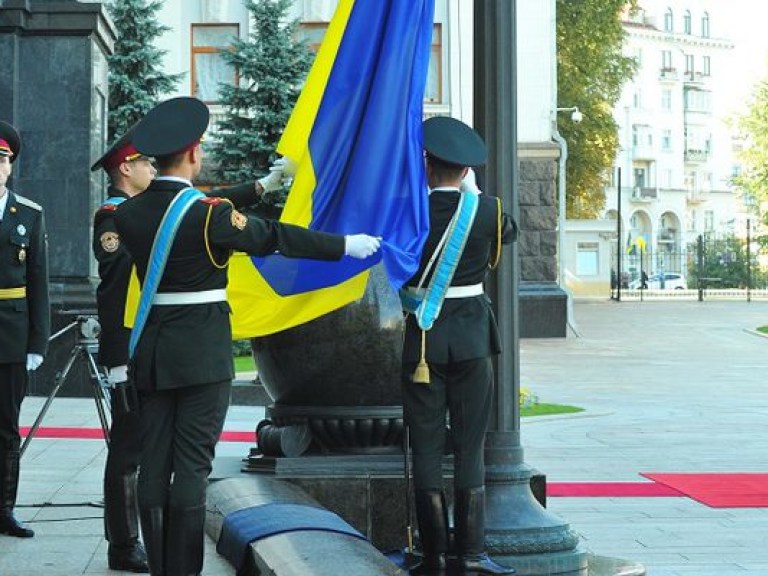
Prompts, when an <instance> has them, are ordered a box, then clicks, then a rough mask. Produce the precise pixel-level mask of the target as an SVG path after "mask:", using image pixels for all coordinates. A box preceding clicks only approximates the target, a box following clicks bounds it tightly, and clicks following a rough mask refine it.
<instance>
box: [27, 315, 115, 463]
mask: <svg viewBox="0 0 768 576" xmlns="http://www.w3.org/2000/svg"><path fill="white" fill-rule="evenodd" d="M73 314H74V312H73ZM75 328H77V342H76V343H75V345H74V347H73V348H72V351H71V352H70V354H69V358H68V359H67V362H66V364H65V365H64V369H63V370H61V371H60V372H57V373H56V380H55V382H54V386H53V389H52V390H51V393H50V394H49V395H48V399H47V400H46V401H45V404H44V405H43V407H42V408H41V410H40V413H39V414H38V415H37V418H36V419H35V423H34V424H33V425H32V428H30V430H29V433H28V434H27V436H26V438H24V443H23V444H22V445H21V450H20V452H21V455H23V454H24V451H25V450H26V449H27V446H28V445H29V443H30V442H31V441H32V438H34V436H35V434H36V433H37V430H38V428H40V424H41V423H42V421H43V418H44V417H45V414H46V413H47V412H48V409H49V408H50V407H51V403H52V402H53V399H54V398H56V394H58V393H59V390H60V389H61V387H62V386H63V385H64V382H66V380H67V376H68V375H69V373H70V371H71V370H72V366H74V365H75V361H77V359H78V358H81V359H83V360H85V362H86V363H87V365H88V373H89V374H90V378H91V392H92V393H93V399H94V400H95V402H96V412H97V413H98V415H99V422H100V423H101V430H102V432H103V433H104V441H105V442H106V443H107V445H109V422H108V420H107V412H109V409H110V395H109V392H108V390H109V388H110V385H109V382H108V381H107V376H106V374H104V373H103V372H102V371H101V370H100V369H99V367H98V365H97V364H96V359H95V358H94V354H96V353H98V351H99V340H98V338H99V334H100V333H101V326H100V325H99V321H98V320H97V319H96V316H94V315H92V314H77V317H76V319H75V320H74V322H72V323H70V324H68V325H67V326H65V327H64V328H62V329H61V330H59V331H58V332H56V334H54V335H53V336H51V337H50V339H49V342H50V341H53V340H54V339H56V338H58V337H59V336H62V335H63V334H66V333H67V332H69V331H70V330H73V329H75Z"/></svg>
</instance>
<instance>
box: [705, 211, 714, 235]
mask: <svg viewBox="0 0 768 576" xmlns="http://www.w3.org/2000/svg"><path fill="white" fill-rule="evenodd" d="M714 229H715V212H714V211H713V210H704V230H714Z"/></svg>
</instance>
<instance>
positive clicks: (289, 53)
mask: <svg viewBox="0 0 768 576" xmlns="http://www.w3.org/2000/svg"><path fill="white" fill-rule="evenodd" d="M245 4H246V8H247V9H248V11H249V12H250V14H251V21H252V22H253V24H254V26H253V30H252V32H251V34H250V36H249V38H248V39H247V40H242V39H239V38H238V39H236V41H235V42H234V43H233V45H232V49H231V50H230V51H225V52H223V53H222V56H223V58H224V59H225V60H226V62H227V63H229V64H230V65H231V66H234V67H235V69H236V70H237V71H238V75H239V80H240V82H239V85H238V86H230V85H226V84H222V85H221V90H220V92H219V94H220V102H221V104H222V105H223V106H224V109H225V115H224V118H223V120H222V121H220V122H219V125H218V127H219V132H218V136H217V139H216V141H215V142H214V144H213V147H212V154H213V157H214V160H215V162H216V163H217V164H218V166H217V168H215V169H214V171H215V173H216V176H218V177H219V178H221V179H222V180H223V181H224V182H230V183H231V182H242V181H245V180H250V179H253V176H254V172H258V171H266V170H267V168H268V167H269V166H270V164H271V163H272V162H273V160H274V159H275V147H276V146H277V143H278V141H279V140H280V136H281V135H282V132H283V129H284V128H285V125H286V124H287V122H288V118H289V116H290V114H291V111H292V110H293V106H294V104H295V102H296V99H297V98H298V96H299V92H300V90H301V86H302V84H303V82H304V79H305V77H306V74H307V72H308V71H309V68H310V66H311V63H312V58H313V56H312V53H311V52H310V50H309V49H308V48H307V46H306V44H305V43H304V42H300V41H297V40H295V36H296V30H297V27H298V22H297V21H287V12H288V9H289V8H290V6H291V4H292V0H246V3H245ZM275 201H276V202H279V201H280V199H275Z"/></svg>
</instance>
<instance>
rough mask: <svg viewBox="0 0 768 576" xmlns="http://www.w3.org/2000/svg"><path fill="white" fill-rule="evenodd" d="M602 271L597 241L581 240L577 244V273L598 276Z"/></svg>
mask: <svg viewBox="0 0 768 576" xmlns="http://www.w3.org/2000/svg"><path fill="white" fill-rule="evenodd" d="M599 271H600V249H599V245H598V243H597V242H579V243H578V244H577V245H576V274H577V275H578V276H597V274H598V272H599Z"/></svg>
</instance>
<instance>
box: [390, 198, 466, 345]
mask: <svg viewBox="0 0 768 576" xmlns="http://www.w3.org/2000/svg"><path fill="white" fill-rule="evenodd" d="M479 204H480V199H479V197H478V195H477V194H472V193H469V192H462V193H461V196H460V198H459V205H458V207H457V208H456V212H455V213H454V215H453V218H451V221H450V223H449V224H448V231H447V235H448V237H447V241H446V242H445V245H444V248H443V251H442V253H441V254H440V257H439V259H438V261H437V264H436V266H435V271H434V273H433V274H432V278H431V279H430V281H429V286H427V289H426V290H425V291H423V293H422V291H421V290H420V289H419V290H418V291H417V292H416V293H414V292H413V291H411V292H408V291H406V290H401V291H400V298H401V302H402V304H403V308H404V309H405V310H406V311H407V312H411V313H413V314H414V315H415V316H416V322H417V323H418V325H419V328H421V329H422V330H429V329H430V328H432V325H433V324H434V323H435V320H436V319H437V317H438V315H439V314H440V309H441V308H442V306H443V300H444V299H445V294H446V293H447V292H448V288H450V286H451V280H452V279H453V275H454V273H455V272H456V267H457V266H458V264H459V260H460V259H461V255H462V253H463V252H464V247H465V246H466V244H467V239H468V238H469V233H470V231H471V230H472V224H473V223H474V221H475V216H476V215H477V208H478V206H479ZM438 249H439V248H438Z"/></svg>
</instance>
